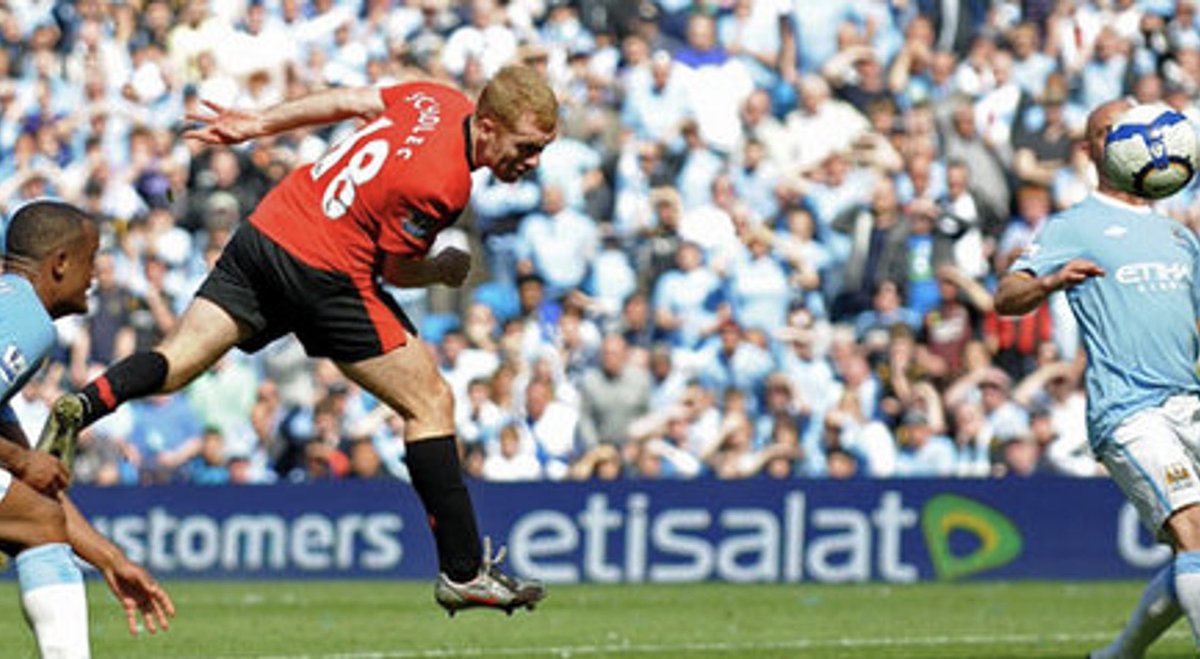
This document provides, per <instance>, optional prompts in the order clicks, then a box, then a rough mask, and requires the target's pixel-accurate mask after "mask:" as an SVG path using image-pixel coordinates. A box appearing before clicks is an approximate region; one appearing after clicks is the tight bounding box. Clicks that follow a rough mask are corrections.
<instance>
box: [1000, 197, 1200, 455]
mask: <svg viewBox="0 0 1200 659" xmlns="http://www.w3.org/2000/svg"><path fill="white" fill-rule="evenodd" d="M1077 258H1081V259H1087V260H1089V261H1092V262H1093V263H1096V264H1097V265H1099V266H1100V267H1101V268H1103V269H1104V271H1105V275H1104V276H1103V277H1092V278H1090V279H1087V280H1086V281H1084V282H1083V283H1081V284H1079V285H1077V286H1074V287H1071V288H1068V289H1066V295H1067V300H1068V302H1069V303H1070V305H1071V311H1072V312H1073V313H1074V314H1075V318H1076V319H1077V320H1078V322H1079V330H1080V333H1081V335H1082V337H1083V344H1084V347H1085V348H1086V350H1087V356H1088V369H1087V375H1086V383H1087V397H1088V431H1089V436H1090V441H1091V445H1092V448H1093V450H1095V451H1096V452H1097V453H1100V452H1101V450H1102V449H1103V447H1104V445H1105V444H1106V443H1107V442H1108V441H1110V440H1111V439H1112V436H1113V432H1114V431H1115V430H1116V428H1117V427H1118V426H1119V425H1120V424H1121V423H1122V422H1123V421H1124V420H1126V419H1128V418H1129V417H1131V416H1132V415H1134V414H1136V413H1137V412H1139V411H1141V410H1144V409H1147V408H1151V407H1156V406H1159V405H1162V404H1163V403H1164V402H1165V401H1166V400H1167V399H1168V398H1170V397H1172V396H1177V395H1180V394H1195V393H1200V378H1198V377H1197V375H1196V371H1195V362H1196V358H1197V356H1198V355H1200V336H1198V335H1197V332H1196V319H1197V318H1198V317H1200V315H1198V310H1200V289H1198V288H1197V286H1196V279H1197V278H1196V275H1197V268H1200V241H1197V239H1196V237H1195V235H1194V234H1193V233H1192V232H1191V231H1189V230H1188V229H1187V228H1186V227H1184V226H1183V225H1181V224H1180V223H1178V222H1175V221H1173V220H1171V219H1168V218H1166V217H1163V216H1161V215H1157V214H1155V213H1153V212H1151V211H1150V209H1149V208H1147V207H1137V206H1131V205H1128V204H1125V203H1122V202H1120V201H1118V200H1116V199H1113V198H1111V197H1106V196H1103V195H1100V194H1095V195H1092V196H1091V197H1089V198H1087V199H1086V200H1085V201H1083V202H1081V203H1079V204H1078V205H1076V206H1074V207H1072V208H1070V209H1068V210H1066V211H1063V212H1062V213H1059V214H1057V215H1055V216H1053V217H1051V218H1050V219H1048V220H1047V221H1046V224H1045V225H1044V226H1043V227H1042V228H1041V230H1040V231H1039V232H1038V234H1037V235H1036V236H1035V237H1034V240H1033V242H1032V244H1031V245H1030V246H1029V248H1027V249H1026V250H1025V253H1024V254H1022V255H1021V257H1020V258H1018V259H1017V261H1016V262H1015V263H1014V264H1013V266H1012V270H1014V271H1017V270H1026V271H1029V272H1032V273H1033V274H1035V275H1037V276H1039V277H1041V276H1045V275H1048V274H1051V273H1053V272H1055V271H1057V270H1059V269H1060V268H1062V267H1063V266H1064V265H1066V264H1067V262H1068V261H1070V260H1072V259H1077Z"/></svg>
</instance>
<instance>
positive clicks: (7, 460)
mask: <svg viewBox="0 0 1200 659" xmlns="http://www.w3.org/2000/svg"><path fill="white" fill-rule="evenodd" d="M9 414H11V413H10V412H9V411H8V408H6V409H5V411H4V412H0V438H3V439H5V440H8V441H0V466H2V467H4V468H5V469H7V470H8V471H9V473H11V474H12V475H13V476H14V477H15V478H17V479H18V480H20V481H21V482H23V483H25V484H26V485H28V486H29V487H32V488H33V489H35V490H37V491H38V492H41V493H42V494H45V495H46V496H50V497H53V496H54V495H55V494H57V493H58V492H59V490H61V489H63V488H65V487H66V486H67V485H68V484H69V483H70V482H71V473H70V472H69V471H68V470H67V468H66V467H65V466H63V463H62V462H59V460H58V458H56V457H54V456H53V455H50V454H49V453H43V452H41V451H34V450H32V449H30V448H29V438H28V437H26V436H25V431H24V430H22V429H21V424H19V423H18V422H17V421H16V417H11V418H9Z"/></svg>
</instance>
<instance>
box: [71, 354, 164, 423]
mask: <svg viewBox="0 0 1200 659" xmlns="http://www.w3.org/2000/svg"><path fill="white" fill-rule="evenodd" d="M166 381H167V358H166V357H163V356H162V354H161V353H158V352H153V351H151V352H135V353H134V354H132V355H130V356H128V357H126V358H125V359H122V360H121V361H119V362H117V363H116V364H113V365H112V366H111V367H109V369H108V370H107V371H105V372H104V373H103V374H101V375H100V377H98V378H96V379H95V380H92V381H91V382H89V383H88V385H87V386H86V387H84V388H83V390H82V391H80V392H79V396H80V397H82V398H83V400H84V406H83V407H84V410H83V427H87V426H90V425H91V424H92V423H93V422H95V421H96V420H97V419H99V418H101V417H103V416H105V415H107V414H108V413H109V412H112V411H113V410H115V409H117V406H118V405H120V404H121V403H124V402H125V401H127V400H132V399H134V398H141V397H143V396H149V395H150V394H153V393H157V392H158V391H159V390H160V389H162V386H163V384H164V383H166Z"/></svg>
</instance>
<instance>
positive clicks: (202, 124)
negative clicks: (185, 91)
mask: <svg viewBox="0 0 1200 659" xmlns="http://www.w3.org/2000/svg"><path fill="white" fill-rule="evenodd" d="M200 102H201V103H202V104H203V105H204V107H205V108H207V109H208V110H209V112H189V113H187V116H186V117H185V119H186V120H187V121H188V123H189V124H191V125H192V128H189V129H187V130H185V131H184V132H183V137H184V138H185V139H189V140H196V141H198V142H204V143H205V144H237V143H238V142H244V141H246V140H248V139H250V138H252V137H257V136H259V135H260V134H262V131H261V127H262V124H261V122H259V120H258V117H257V115H255V114H253V113H250V112H246V111H245V110H238V109H236V108H227V107H225V106H223V105H220V104H217V103H213V102H212V101H200Z"/></svg>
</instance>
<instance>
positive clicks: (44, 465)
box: [10, 450, 71, 497]
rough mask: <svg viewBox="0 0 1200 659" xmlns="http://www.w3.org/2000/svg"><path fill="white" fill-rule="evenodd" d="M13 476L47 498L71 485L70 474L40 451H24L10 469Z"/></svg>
mask: <svg viewBox="0 0 1200 659" xmlns="http://www.w3.org/2000/svg"><path fill="white" fill-rule="evenodd" d="M10 469H11V471H12V473H13V476H16V477H17V478H18V479H20V480H21V481H22V482H23V483H25V484H26V485H28V486H29V487H32V488H33V489H35V490H37V491H38V492H41V493H42V494H45V495H46V496H48V497H55V496H57V495H58V491H59V490H62V489H63V488H65V487H67V485H69V484H70V483H71V472H69V471H67V468H66V466H64V465H63V463H62V462H60V461H59V459H58V458H56V457H54V456H53V455H50V454H49V453H44V452H42V451H33V450H24V451H21V456H20V458H18V459H17V461H16V462H15V463H14V464H13V465H11V467H10Z"/></svg>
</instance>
